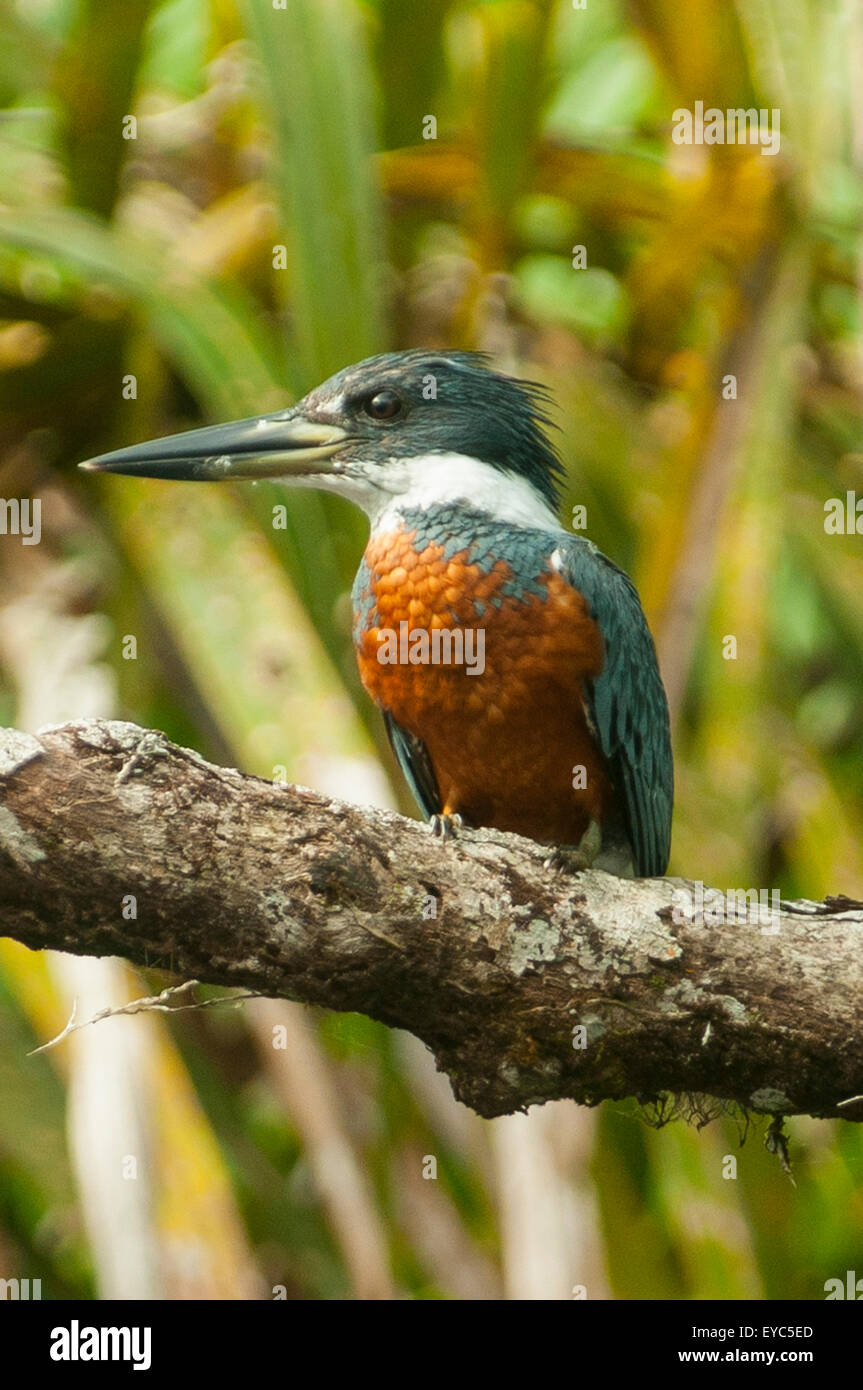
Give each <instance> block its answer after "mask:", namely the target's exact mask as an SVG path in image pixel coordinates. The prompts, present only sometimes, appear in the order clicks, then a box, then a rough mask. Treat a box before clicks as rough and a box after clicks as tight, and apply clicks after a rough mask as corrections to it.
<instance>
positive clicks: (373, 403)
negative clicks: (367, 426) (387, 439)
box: [363, 391, 402, 420]
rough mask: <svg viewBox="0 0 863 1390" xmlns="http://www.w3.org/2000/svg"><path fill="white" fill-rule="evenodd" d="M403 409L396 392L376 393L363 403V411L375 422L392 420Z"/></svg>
mask: <svg viewBox="0 0 863 1390" xmlns="http://www.w3.org/2000/svg"><path fill="white" fill-rule="evenodd" d="M401 408H402V403H401V399H400V397H399V396H397V395H396V393H395V391H376V392H375V394H374V395H373V396H369V397H368V398H367V399H366V400H365V401H364V402H363V410H364V411H365V412H366V415H370V416H371V418H372V419H373V420H392V419H394V417H395V416H396V415H398V414H399V412H400V411H401Z"/></svg>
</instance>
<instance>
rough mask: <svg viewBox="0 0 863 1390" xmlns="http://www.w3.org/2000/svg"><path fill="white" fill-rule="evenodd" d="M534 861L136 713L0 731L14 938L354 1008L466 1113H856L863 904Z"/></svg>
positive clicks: (862, 1082) (1, 851)
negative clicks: (439, 1072) (701, 908)
mask: <svg viewBox="0 0 863 1390" xmlns="http://www.w3.org/2000/svg"><path fill="white" fill-rule="evenodd" d="M547 853H548V851H547V850H544V849H543V848H542V847H541V846H539V845H535V844H533V843H532V842H531V841H529V840H525V839H521V838H520V837H518V836H515V835H503V834H500V833H499V832H496V831H491V830H482V831H463V832H462V833H461V834H460V835H459V837H458V838H457V839H456V840H455V841H454V842H452V841H450V842H447V843H441V842H440V841H439V840H437V839H435V838H434V837H433V836H432V835H430V834H429V832H428V830H427V828H425V827H423V826H420V825H419V824H417V823H416V822H414V821H410V820H406V819H405V818H403V817H401V816H397V815H394V814H392V813H389V812H385V811H375V810H369V809H365V808H358V807H354V806H347V805H343V804H340V803H339V802H335V801H331V800H330V799H329V798H327V797H324V796H319V795H317V794H316V793H315V792H311V791H308V790H306V789H304V788H299V787H280V786H277V785H274V784H272V783H270V782H265V781H261V780H259V779H257V778H254V777H244V776H241V775H240V773H238V772H236V771H234V770H232V769H226V768H217V767H213V766H212V765H210V764H209V763H206V762H205V761H204V760H203V759H202V758H199V757H198V755H197V754H195V753H192V752H189V751H188V750H186V749H181V748H178V747H176V746H174V745H173V744H171V743H169V742H168V741H167V740H166V739H165V738H164V737H163V736H162V735H161V734H153V733H145V732H144V731H143V730H141V729H139V728H137V727H136V726H135V725H133V724H126V723H119V722H116V721H111V722H107V721H97V720H85V721H80V722H77V723H71V724H65V725H62V726H57V727H55V728H51V729H46V730H43V731H42V732H41V733H40V734H39V735H38V736H37V737H32V736H30V735H28V734H21V733H16V732H14V731H12V730H8V731H5V732H0V926H2V929H3V931H4V932H5V933H6V934H7V935H9V936H12V937H15V938H17V939H18V940H19V941H22V942H24V943H25V944H26V945H28V946H31V947H34V948H42V947H53V948H55V949H57V950H61V951H72V952H75V953H78V954H83V955H105V954H111V955H121V956H125V957H126V958H127V959H129V960H132V961H136V962H137V963H138V964H141V965H150V966H153V965H157V964H158V965H163V966H170V967H171V968H172V969H175V970H178V971H181V972H183V973H186V974H189V975H193V976H195V977H196V978H197V979H200V980H206V981H209V982H211V983H213V984H219V985H243V986H246V987H249V988H252V989H255V990H260V991H263V992H264V993H266V994H268V995H272V996H283V997H285V998H289V999H297V1000H301V1001H304V1002H306V1003H314V1004H322V1005H325V1006H326V1007H327V1008H331V1009H349V1010H358V1011H360V1012H362V1013H365V1014H368V1015H370V1016H371V1017H372V1018H376V1019H380V1020H381V1021H383V1022H384V1023H387V1024H390V1025H392V1026H394V1027H399V1028H406V1029H408V1030H409V1031H410V1032H412V1033H415V1034H416V1035H417V1036H418V1037H420V1038H422V1039H423V1041H424V1042H425V1043H427V1044H428V1046H429V1047H430V1048H431V1049H432V1050H433V1052H434V1053H435V1056H436V1058H437V1061H438V1064H439V1066H440V1067H441V1068H442V1069H443V1070H444V1071H446V1072H447V1073H448V1075H449V1077H450V1079H451V1081H452V1084H453V1087H454V1089H455V1093H456V1095H457V1096H458V1097H459V1098H460V1099H461V1100H463V1101H464V1102H465V1103H466V1104H468V1105H470V1106H472V1107H473V1108H474V1109H475V1110H476V1111H478V1112H479V1113H480V1114H481V1115H486V1116H493V1115H500V1114H505V1113H507V1112H509V1111H512V1110H515V1109H518V1108H519V1107H524V1106H527V1105H530V1104H534V1103H538V1102H541V1101H545V1100H550V1099H554V1098H560V1097H567V1096H568V1097H572V1098H573V1099H574V1100H578V1101H581V1102H585V1103H587V1104H593V1103H595V1102H597V1101H599V1100H602V1099H606V1098H622V1097H624V1096H630V1095H634V1096H637V1097H639V1098H640V1099H641V1100H652V1099H655V1098H657V1097H658V1096H659V1095H660V1094H662V1093H667V1092H671V1093H699V1094H706V1095H709V1096H712V1097H717V1098H719V1099H721V1100H733V1101H736V1102H738V1103H739V1104H740V1105H741V1106H744V1107H745V1108H746V1109H747V1110H756V1111H763V1112H765V1113H771V1114H777V1113H784V1114H795V1113H807V1114H811V1115H819V1116H834V1117H842V1118H845V1119H849V1120H861V1119H863V988H861V985H863V949H861V947H863V904H861V903H859V902H852V901H850V900H849V899H844V898H840V899H828V900H827V902H826V903H823V904H815V903H810V902H805V901H803V902H797V903H784V904H783V905H782V912H781V917H780V918H779V920H778V929H777V930H775V931H774V930H769V929H765V924H764V923H763V922H762V923H759V922H758V921H755V922H747V923H737V922H730V923H726V924H723V925H719V926H713V925H710V924H709V921H710V918H709V914H708V915H707V916H705V914H703V913H701V914H699V913H698V912H696V913H695V916H694V917H693V920H691V921H687V920H686V919H685V917H683V915H682V914H681V912H680V910H679V903H680V894H681V893H682V892H683V891H684V890H691V889H692V885H691V884H688V883H687V882H686V881H684V880H681V879H656V880H639V881H634V882H633V881H628V880H623V879H617V878H613V877H611V876H610V875H608V874H604V873H600V872H595V871H591V872H586V873H582V874H578V875H572V874H569V873H565V872H560V871H558V870H555V869H548V868H546V867H545V866H544V860H545V858H546V856H547ZM693 891H695V890H693ZM675 893H676V894H677V895H678V896H677V897H676V898H675V896H674V894H675ZM124 913H125V915H124Z"/></svg>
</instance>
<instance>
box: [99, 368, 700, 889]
mask: <svg viewBox="0 0 863 1390" xmlns="http://www.w3.org/2000/svg"><path fill="white" fill-rule="evenodd" d="M548 410H549V397H548V394H547V392H546V390H545V389H544V388H543V387H542V386H540V385H538V384H537V383H536V382H531V381H525V380H521V379H519V378H516V377H511V376H507V375H504V374H503V373H501V372H498V371H496V370H493V369H492V367H491V365H490V361H489V358H488V357H487V355H486V354H483V353H473V352H461V351H458V352H456V351H447V352H434V351H426V350H422V349H415V350H411V351H407V352H393V353H384V354H382V355H380V356H376V357H370V358H367V359H366V360H365V361H363V362H359V363H356V364H355V365H353V366H350V367H346V368H344V370H342V371H340V372H337V373H336V374H335V375H334V376H332V377H330V378H329V379H328V380H327V381H325V382H323V384H322V385H320V386H317V387H316V388H315V389H314V390H313V391H310V392H309V394H308V395H306V396H304V397H303V399H302V400H301V401H299V402H298V403H297V404H296V405H294V406H291V407H289V408H288V409H285V410H280V411H277V412H276V413H275V414H272V415H264V416H260V417H254V418H252V419H246V420H239V421H234V422H232V423H230V424H224V425H214V426H205V427H204V428H201V429H194V430H189V431H186V432H184V433H182V434H174V435H169V436H168V437H167V438H164V439H159V440H156V441H153V442H148V443H143V444H135V445H132V446H131V447H129V448H125V449H119V450H116V451H114V452H112V453H109V454H103V455H101V456H100V457H98V458H94V459H90V460H89V461H88V462H86V463H83V464H81V465H80V466H81V467H82V468H84V469H88V470H93V471H96V472H108V473H123V474H133V475H138V476H142V477H148V478H170V479H181V480H187V481H195V482H213V481H233V480H238V479H240V480H245V479H250V480H255V479H263V478H269V479H276V480H279V481H281V482H283V483H286V484H289V485H291V486H296V487H312V488H319V489H321V490H323V491H326V492H334V493H338V494H339V495H340V496H342V497H346V498H348V499H349V500H350V501H351V502H353V503H355V504H357V505H358V506H360V507H361V508H362V509H363V510H364V511H365V512H366V515H367V516H368V519H369V523H370V535H369V540H368V544H367V546H366V550H365V553H364V555H363V557H362V561H361V563H360V566H359V571H358V573H357V576H356V580H355V582H354V586H353V594H352V597H353V611H354V629H353V637H354V645H355V650H356V656H357V663H358V666H359V672H360V676H361V679H362V683H363V685H364V686H365V689H366V690H367V692H368V694H369V695H370V696H371V698H372V700H373V701H374V702H375V703H376V704H377V705H378V707H379V708H380V710H381V711H382V713H383V718H384V722H385V725H386V729H387V733H388V735H389V739H390V742H391V744H392V747H393V751H394V753H395V756H396V758H397V760H398V763H399V766H400V767H401V770H402V772H403V774H404V776H405V778H406V780H407V782H408V784H409V786H410V788H411V791H412V792H413V795H414V797H415V798H416V801H417V803H418V805H419V807H420V810H421V811H422V813H423V815H424V817H425V818H426V820H428V821H429V822H430V823H431V825H432V827H433V829H434V830H436V831H437V832H438V833H440V834H442V835H443V836H444V837H446V836H447V835H448V834H450V833H453V832H455V831H456V830H457V829H458V827H460V826H468V827H482V826H488V827H494V828H496V829H498V830H503V831H515V832H516V833H518V834H520V835H526V836H528V837H530V838H532V839H533V840H535V841H538V842H540V843H542V844H547V845H550V846H553V847H554V848H553V854H555V855H557V854H560V855H563V856H566V855H568V856H570V858H569V860H568V861H567V862H570V863H571V864H572V865H573V866H574V867H576V868H579V867H585V866H587V865H593V866H595V867H599V868H605V869H607V870H609V871H610V872H613V873H616V874H619V875H625V876H632V875H636V876H646V877H653V876H659V875H662V874H663V873H664V872H665V869H666V866H667V863H668V854H669V847H670V840H671V811H672V800H673V767H672V756H671V737H670V729H669V718H668V705H667V701H666V697H665V690H664V688H663V685H662V681H661V678H660V675H659V669H658V665H657V659H656V650H655V647H654V643H653V639H652V637H651V635H650V631H649V628H648V626H647V622H646V619H645V616H644V613H643V610H642V607H641V603H640V601H639V598H638V594H637V592H636V590H635V587H634V586H633V584H632V582H631V580H630V579H629V578H628V576H627V575H626V574H625V573H624V572H623V571H622V570H621V569H619V568H618V567H617V565H615V564H614V563H613V562H612V561H611V560H609V559H608V558H607V557H606V556H605V555H603V554H602V552H601V551H600V550H598V549H597V547H596V546H595V545H594V544H593V543H592V542H591V541H590V540H589V539H587V537H586V536H584V535H581V534H573V533H570V532H568V531H566V530H565V529H564V527H563V526H562V525H561V524H560V522H559V521H558V519H557V509H558V504H559V493H560V488H561V484H562V481H563V468H562V464H561V462H560V458H559V456H558V453H557V451H556V448H555V447H554V445H553V443H552V440H551V437H550V435H549V433H548V431H549V428H550V427H551V425H552V421H551V418H550V416H549V413H548Z"/></svg>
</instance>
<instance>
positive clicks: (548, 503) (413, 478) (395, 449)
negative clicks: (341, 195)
mask: <svg viewBox="0 0 863 1390" xmlns="http://www.w3.org/2000/svg"><path fill="white" fill-rule="evenodd" d="M545 404H546V397H545V393H544V391H543V389H542V388H541V387H540V386H537V385H536V384H535V383H533V382H528V381H521V380H518V379H516V378H514V377H508V376H503V375H502V374H500V373H498V372H495V371H492V370H490V369H489V367H488V366H487V364H486V358H485V357H484V355H483V354H480V353H468V352H427V351H422V350H417V351H410V352H393V353H384V354H383V355H381V356H379V357H370V358H367V359H366V360H365V361H364V362H359V363H357V364H356V365H354V366H352V367H346V368H345V369H344V370H343V371H341V372H337V373H336V375H335V376H332V377H330V378H329V379H328V380H327V381H325V382H323V384H322V385H320V386H317V387H315V389H314V390H313V391H310V392H309V394H308V395H307V396H304V397H303V399H302V400H301V401H299V402H298V403H297V404H296V405H294V406H291V407H290V408H289V409H287V410H280V411H277V412H276V413H275V414H274V415H264V416H260V417H254V418H252V419H250V420H238V421H235V422H233V423H232V424H228V425H211V426H206V427H205V428H203V429H197V430H189V431H188V432H186V433H184V434H175V435H169V436H168V437H167V438H165V439H157V440H155V441H153V442H150V443H146V444H134V445H132V446H131V447H130V448H127V449H118V450H116V451H115V452H114V453H110V454H103V455H101V456H100V457H99V458H94V459H90V460H89V461H88V462H87V463H83V464H81V467H82V468H84V469H88V470H92V471H94V472H105V473H127V474H134V475H137V476H139V477H146V478H175V479H186V480H190V481H197V482H216V481H223V480H224V481H232V480H241V479H252V480H255V479H263V478H272V479H277V480H279V481H282V482H285V483H288V484H294V485H298V486H305V487H316V488H321V489H324V490H326V491H330V492H335V493H338V494H340V495H341V496H344V497H347V498H348V499H349V500H351V501H352V502H356V503H357V504H358V505H359V506H361V507H362V508H363V509H364V510H365V511H366V512H367V513H368V515H369V516H370V517H371V519H372V522H373V523H374V522H375V521H376V520H377V519H378V518H379V517H381V516H382V515H383V514H384V513H386V512H388V511H390V510H392V509H393V508H394V507H395V508H398V507H399V506H404V505H419V506H429V505H433V504H434V503H435V502H441V501H464V502H466V503H470V504H471V505H473V506H475V507H479V508H480V509H482V510H487V511H491V512H492V513H498V514H512V515H513V517H514V518H515V519H524V520H528V519H529V518H530V516H531V515H532V513H534V512H535V514H536V515H535V518H534V519H535V520H536V521H538V520H539V519H540V518H541V517H542V516H543V514H545V515H546V516H547V515H548V513H549V512H551V511H552V510H553V509H554V507H555V505H556V502H557V491H558V486H559V479H560V475H561V466H560V462H559V460H558V458H557V455H556V453H555V450H554V449H553V447H552V445H551V444H550V442H549V440H548V438H547V437H546V434H545V432H544V430H545V427H546V426H548V425H549V423H550V422H549V420H548V417H547V415H546V413H545Z"/></svg>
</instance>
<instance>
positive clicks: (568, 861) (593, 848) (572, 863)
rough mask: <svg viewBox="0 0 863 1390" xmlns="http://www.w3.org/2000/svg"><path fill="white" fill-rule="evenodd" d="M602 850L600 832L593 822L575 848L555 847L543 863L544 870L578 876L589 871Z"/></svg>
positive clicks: (571, 846)
mask: <svg viewBox="0 0 863 1390" xmlns="http://www.w3.org/2000/svg"><path fill="white" fill-rule="evenodd" d="M601 849H602V831H601V829H600V827H599V825H598V824H597V822H596V821H595V820H592V821H591V822H590V825H589V826H588V827H587V829H586V830H585V832H584V834H583V835H582V837H581V841H580V843H579V844H578V845H577V846H573V845H555V847H554V849H553V850H552V851H551V854H550V855H549V856H548V858H547V859H546V860H544V861H543V866H542V867H543V868H544V869H556V870H557V872H558V873H559V874H560V873H570V874H580V873H582V872H583V871H584V870H585V869H591V868H592V867H593V864H594V861H595V860H596V857H597V855H598V854H599V852H600V850H601Z"/></svg>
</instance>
